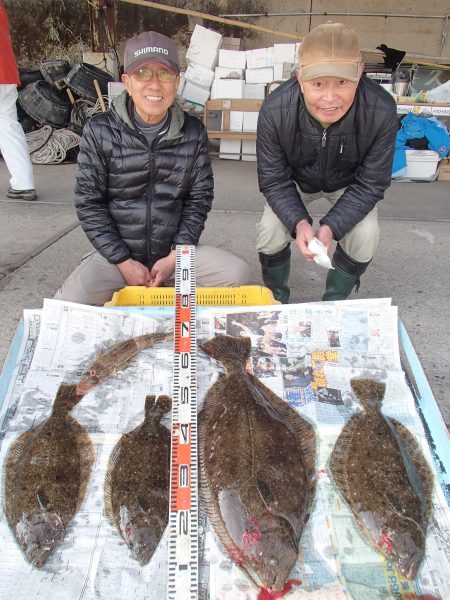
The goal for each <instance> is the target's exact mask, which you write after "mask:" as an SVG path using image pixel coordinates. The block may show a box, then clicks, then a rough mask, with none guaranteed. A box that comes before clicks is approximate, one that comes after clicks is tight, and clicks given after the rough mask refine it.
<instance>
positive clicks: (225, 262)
mask: <svg viewBox="0 0 450 600" xmlns="http://www.w3.org/2000/svg"><path fill="white" fill-rule="evenodd" d="M195 263H196V280H197V287H230V286H239V285H248V283H249V282H250V269H249V267H248V265H247V263H246V262H244V261H243V260H241V259H240V258H237V257H236V256H234V255H233V254H231V253H230V252H226V251H225V250H220V249H219V248H214V247H212V246H202V245H199V246H197V247H196V251H195ZM166 284H167V285H169V286H170V285H171V286H173V285H174V279H173V278H172V279H170V280H167V281H166ZM126 285H127V284H126V282H125V280H124V278H123V276H122V273H121V272H120V271H119V269H118V268H117V266H116V265H112V264H111V263H109V262H108V261H107V260H106V258H103V256H101V254H99V253H98V252H96V251H95V250H94V251H92V252H90V253H89V254H87V255H86V256H84V257H83V260H82V261H81V263H80V264H79V265H78V267H77V268H76V269H75V270H74V271H72V273H71V274H70V275H69V276H68V277H67V279H66V280H65V281H64V283H63V284H62V286H61V287H60V289H59V290H58V291H57V292H56V294H55V298H56V299H57V300H66V301H68V302H79V303H81V304H91V305H93V306H102V305H103V304H105V302H108V301H109V300H111V298H112V295H113V294H114V292H117V291H118V290H120V289H121V288H123V287H125V286H126Z"/></svg>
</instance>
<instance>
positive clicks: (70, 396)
mask: <svg viewBox="0 0 450 600" xmlns="http://www.w3.org/2000/svg"><path fill="white" fill-rule="evenodd" d="M82 397H83V394H80V393H78V390H77V384H70V385H69V384H67V383H61V385H60V386H59V388H58V391H57V393H56V398H55V401H54V403H53V411H52V414H55V413H63V414H66V413H68V412H70V411H71V410H72V408H73V407H74V406H76V405H77V404H78V402H79V401H80V400H81V398H82Z"/></svg>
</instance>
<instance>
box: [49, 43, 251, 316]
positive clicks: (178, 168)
mask: <svg viewBox="0 0 450 600" xmlns="http://www.w3.org/2000/svg"><path fill="white" fill-rule="evenodd" d="M179 73H180V65H179V60H178V53H177V48H176V45H175V43H174V42H173V41H172V40H171V39H169V38H168V37H166V36H164V35H161V34H160V33H157V32H155V31H146V32H144V33H141V34H139V35H136V36H134V37H132V38H131V39H129V40H128V41H127V42H126V45H125V56H124V75H123V76H122V81H123V83H124V84H125V87H126V91H124V92H123V93H122V94H121V95H120V96H118V97H116V98H115V99H114V100H113V103H112V106H111V108H110V110H109V111H108V112H106V113H103V114H100V115H96V116H95V117H93V118H92V119H91V120H90V121H89V122H88V123H87V124H86V125H85V127H84V130H83V136H82V139H81V142H80V152H79V155H78V166H77V172H76V183H75V206H76V209H77V214H78V218H79V221H80V224H81V226H82V228H83V230H84V232H85V233H86V235H87V237H88V239H89V241H90V242H91V243H92V245H93V246H94V249H95V250H94V251H92V252H91V253H90V254H89V255H88V256H87V257H85V258H84V260H83V261H82V262H81V264H80V265H79V266H78V267H77V268H76V269H75V271H74V272H73V273H72V274H71V275H69V277H68V278H67V279H66V281H65V282H64V283H63V285H62V287H61V289H60V290H58V292H57V294H56V298H58V299H60V300H68V301H72V302H81V303H83V304H104V303H105V302H107V301H108V300H110V299H111V296H112V294H113V293H114V292H115V291H116V290H119V289H120V288H122V287H124V286H126V285H142V286H149V287H159V286H161V285H164V284H165V283H167V282H172V284H173V274H174V269H175V257H176V251H175V248H176V246H177V245H184V244H190V245H194V246H197V244H198V242H199V239H200V235H201V233H202V231H203V228H204V226H205V221H206V217H207V214H208V212H209V211H210V209H211V203H212V200H213V193H214V183H213V174H212V169H211V161H210V158H209V156H208V151H207V135H206V130H205V127H204V125H203V124H202V122H201V121H200V120H199V119H197V118H196V117H193V116H191V115H188V114H187V113H185V112H183V110H182V109H181V108H180V106H179V105H178V104H177V103H176V102H175V95H176V91H177V86H178V83H179ZM196 267H197V268H196V274H197V284H198V285H199V286H202V287H216V286H230V285H243V284H246V283H248V280H249V278H250V271H249V268H248V266H247V264H246V263H245V262H244V261H242V260H240V259H239V258H237V257H235V256H233V255H232V254H230V253H229V252H226V251H224V250H220V249H218V248H213V247H211V246H202V245H199V246H198V248H197V252H196Z"/></svg>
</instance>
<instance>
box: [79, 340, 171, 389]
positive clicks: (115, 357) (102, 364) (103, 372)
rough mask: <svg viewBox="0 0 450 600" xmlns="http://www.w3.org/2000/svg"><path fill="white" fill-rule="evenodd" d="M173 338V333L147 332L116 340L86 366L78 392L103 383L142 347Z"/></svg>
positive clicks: (128, 361)
mask: <svg viewBox="0 0 450 600" xmlns="http://www.w3.org/2000/svg"><path fill="white" fill-rule="evenodd" d="M170 340H173V333H167V332H161V333H147V334H145V335H140V336H138V337H134V338H130V339H128V340H125V341H122V342H117V343H116V344H113V345H112V346H111V347H110V348H108V349H107V350H105V351H104V352H102V353H101V354H99V355H98V356H97V357H96V359H95V360H94V362H93V363H92V364H91V365H90V366H89V367H88V368H87V370H86V372H85V373H84V375H83V377H82V378H81V379H80V381H79V382H78V387H77V390H78V393H79V394H87V393H88V392H89V391H90V390H91V389H92V388H93V387H95V386H96V385H98V384H99V383H103V382H104V381H105V380H106V379H108V378H109V377H111V376H112V375H114V373H117V371H120V370H122V369H125V367H127V366H128V364H129V363H130V362H131V360H132V359H133V358H134V357H135V356H136V354H138V353H139V352H140V351H141V350H144V348H148V347H149V346H154V345H156V344H158V343H159V342H167V341H170Z"/></svg>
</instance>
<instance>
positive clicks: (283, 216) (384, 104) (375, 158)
mask: <svg viewBox="0 0 450 600" xmlns="http://www.w3.org/2000/svg"><path fill="white" fill-rule="evenodd" d="M396 133H397V114H396V105H395V101H394V99H393V98H392V96H391V95H390V94H389V93H388V92H386V91H385V90H384V89H383V88H382V87H381V86H380V85H379V84H378V83H376V82H374V81H371V80H370V79H369V78H367V77H366V76H363V77H362V78H361V80H360V83H359V85H358V89H357V92H356V96H355V100H354V102H353V104H352V106H351V107H350V109H349V111H348V112H347V113H346V114H345V115H344V116H343V117H342V119H340V120H339V121H338V122H337V123H333V124H332V125H330V126H329V127H328V128H327V129H324V128H323V127H322V126H321V124H320V123H319V122H318V121H316V120H315V119H314V118H313V117H312V116H311V114H310V113H309V112H308V110H307V109H306V106H305V102H304V99H303V94H302V92H301V90H300V85H299V83H298V81H297V78H296V77H293V78H291V79H289V80H288V81H286V82H285V83H284V84H282V85H281V86H280V87H279V88H277V89H276V90H275V91H274V92H273V93H272V94H270V95H269V96H268V97H267V98H266V99H265V101H264V103H263V105H262V108H261V111H260V113H259V118H258V132H257V142H256V149H257V157H258V180H259V188H260V190H261V192H262V193H263V194H264V196H265V198H266V200H267V202H268V203H269V206H270V207H271V208H272V210H273V211H274V213H275V214H276V215H277V217H278V218H279V219H280V221H281V222H282V223H283V224H284V225H285V227H286V228H287V229H288V231H290V232H291V235H292V237H295V226H296V225H297V223H298V222H299V221H301V220H302V219H305V218H307V219H308V220H309V222H310V223H311V222H312V221H311V218H310V217H309V215H308V211H307V210H306V208H305V205H304V204H303V202H302V199H301V191H299V190H298V189H297V187H296V185H295V184H297V185H298V186H299V188H300V190H303V191H304V192H307V193H312V192H321V191H325V192H333V191H336V190H338V189H341V188H343V187H347V186H348V187H347V189H346V191H345V192H344V194H343V195H342V197H341V198H340V199H339V200H338V201H337V202H336V204H335V205H334V206H333V207H332V208H331V209H330V211H329V212H328V213H327V215H326V216H325V217H324V218H323V219H321V221H320V223H321V224H322V225H328V226H329V227H330V228H331V230H332V231H333V236H334V238H335V239H336V240H340V239H341V238H342V237H343V236H344V235H345V234H346V233H348V232H349V231H350V230H351V229H353V227H354V226H355V225H356V224H357V223H359V222H360V221H361V220H362V219H363V218H364V217H365V216H366V215H367V214H368V213H369V212H370V211H371V210H372V209H373V207H374V206H375V204H376V203H377V202H378V201H379V200H382V198H383V197H384V192H385V190H386V189H387V188H388V187H389V185H390V183H391V166H392V159H393V155H394V143H395V137H396Z"/></svg>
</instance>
